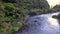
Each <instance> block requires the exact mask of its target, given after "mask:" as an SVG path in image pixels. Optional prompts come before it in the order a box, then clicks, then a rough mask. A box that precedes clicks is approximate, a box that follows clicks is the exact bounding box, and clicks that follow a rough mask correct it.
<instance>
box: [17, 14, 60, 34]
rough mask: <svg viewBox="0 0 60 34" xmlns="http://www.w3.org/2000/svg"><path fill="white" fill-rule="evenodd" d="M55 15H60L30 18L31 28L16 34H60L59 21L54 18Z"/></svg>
mask: <svg viewBox="0 0 60 34" xmlns="http://www.w3.org/2000/svg"><path fill="white" fill-rule="evenodd" d="M53 15H58V13H52V14H43V15H38V16H33V17H30V18H29V20H28V22H27V24H28V25H29V28H27V29H25V30H23V31H22V32H21V31H19V32H17V33H16V34H60V33H59V32H60V25H59V23H58V20H57V19H54V18H52V16H53Z"/></svg>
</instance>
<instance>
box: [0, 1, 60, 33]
mask: <svg viewBox="0 0 60 34" xmlns="http://www.w3.org/2000/svg"><path fill="white" fill-rule="evenodd" d="M45 2H46V1H45V0H44V2H43V0H0V34H4V33H6V34H11V32H15V31H18V30H19V29H20V28H21V27H22V24H23V23H25V22H24V21H25V20H26V17H27V16H29V15H30V13H36V15H39V14H43V13H52V12H56V11H59V10H60V9H59V10H55V9H56V8H55V7H54V8H52V9H50V8H49V5H48V3H47V2H46V3H45Z"/></svg>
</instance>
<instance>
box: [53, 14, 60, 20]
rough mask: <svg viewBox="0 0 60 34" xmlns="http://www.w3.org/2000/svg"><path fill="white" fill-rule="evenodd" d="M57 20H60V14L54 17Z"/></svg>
mask: <svg viewBox="0 0 60 34" xmlns="http://www.w3.org/2000/svg"><path fill="white" fill-rule="evenodd" d="M52 17H53V18H55V19H60V14H58V15H54V16H52Z"/></svg>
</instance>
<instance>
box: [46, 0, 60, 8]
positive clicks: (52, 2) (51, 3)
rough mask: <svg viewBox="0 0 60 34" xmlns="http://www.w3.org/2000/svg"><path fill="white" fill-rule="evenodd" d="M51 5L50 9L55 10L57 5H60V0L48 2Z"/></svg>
mask: <svg viewBox="0 0 60 34" xmlns="http://www.w3.org/2000/svg"><path fill="white" fill-rule="evenodd" d="M46 1H47V2H48V4H49V5H50V8H53V7H54V6H56V5H60V0H46Z"/></svg>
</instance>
